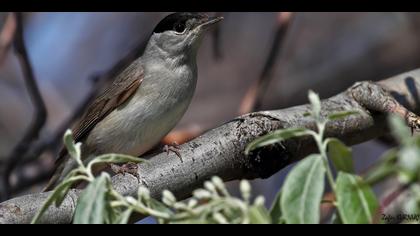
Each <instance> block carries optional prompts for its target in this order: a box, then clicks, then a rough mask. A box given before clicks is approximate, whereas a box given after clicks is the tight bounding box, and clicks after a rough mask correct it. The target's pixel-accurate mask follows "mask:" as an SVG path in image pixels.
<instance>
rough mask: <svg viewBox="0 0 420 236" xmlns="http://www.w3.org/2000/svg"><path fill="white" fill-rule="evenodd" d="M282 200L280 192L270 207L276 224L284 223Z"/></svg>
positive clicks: (272, 218) (272, 219)
mask: <svg viewBox="0 0 420 236" xmlns="http://www.w3.org/2000/svg"><path fill="white" fill-rule="evenodd" d="M280 199H281V191H278V192H277V195H276V197H275V198H274V201H273V203H272V205H271V207H270V216H271V221H272V222H273V223H274V224H280V223H281V222H282V215H281V204H280Z"/></svg>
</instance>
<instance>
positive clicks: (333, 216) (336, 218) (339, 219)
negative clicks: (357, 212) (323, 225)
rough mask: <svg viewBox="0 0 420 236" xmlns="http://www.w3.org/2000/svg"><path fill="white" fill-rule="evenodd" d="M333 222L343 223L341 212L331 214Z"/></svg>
mask: <svg viewBox="0 0 420 236" xmlns="http://www.w3.org/2000/svg"><path fill="white" fill-rule="evenodd" d="M331 224H335V225H336V224H343V221H342V220H341V218H340V214H338V212H334V213H333V215H332V216H331Z"/></svg>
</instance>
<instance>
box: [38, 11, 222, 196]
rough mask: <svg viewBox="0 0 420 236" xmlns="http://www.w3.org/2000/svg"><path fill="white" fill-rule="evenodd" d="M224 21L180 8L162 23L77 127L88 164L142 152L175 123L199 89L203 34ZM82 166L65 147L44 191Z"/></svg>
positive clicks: (74, 130)
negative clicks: (104, 156)
mask: <svg viewBox="0 0 420 236" xmlns="http://www.w3.org/2000/svg"><path fill="white" fill-rule="evenodd" d="M222 19H223V17H210V16H208V15H206V14H204V13H195V12H177V13H172V14H169V15H167V16H166V17H164V18H163V19H162V20H161V21H160V22H159V23H158V24H157V25H156V27H155V28H154V30H153V32H152V33H151V35H150V37H149V40H148V42H147V45H146V47H145V49H144V52H143V54H142V55H141V56H140V57H138V58H137V59H135V60H134V61H133V62H132V63H131V64H130V65H128V66H127V67H126V68H125V69H124V70H122V72H121V73H120V74H118V75H117V76H116V77H115V78H114V79H113V81H112V82H111V83H109V85H107V86H105V88H103V89H102V90H101V91H100V93H99V94H98V95H97V97H96V98H95V99H94V100H93V102H92V103H90V105H89V106H88V107H87V109H86V111H85V112H84V114H83V115H82V117H81V119H79V121H77V122H76V124H75V125H74V126H73V128H72V131H73V139H74V141H75V142H81V143H82V146H81V148H82V160H83V161H84V162H86V163H87V162H89V161H91V160H93V159H94V158H95V156H98V155H100V154H105V153H121V154H127V155H132V156H141V155H142V154H144V153H146V152H147V151H149V150H151V149H152V148H153V147H155V146H156V145H157V144H158V143H159V142H160V140H161V139H162V138H163V137H164V136H165V135H166V134H168V133H169V132H170V131H171V130H172V129H173V128H174V127H175V125H176V124H177V123H178V122H179V120H180V119H181V118H182V116H183V115H184V113H185V112H186V110H187V108H188V106H189V104H190V102H191V100H192V97H193V94H194V91H195V88H196V84H197V62H196V57H197V52H198V49H199V46H200V44H201V42H202V39H203V36H204V35H205V32H207V31H208V29H209V28H211V27H210V26H212V25H214V24H215V23H217V22H219V21H220V20H222ZM76 167H77V163H76V161H75V160H73V158H71V157H70V156H69V154H68V153H67V151H66V150H65V148H62V149H61V152H60V154H59V156H58V158H57V160H56V162H55V170H54V173H53V175H52V177H51V179H50V181H49V182H48V183H47V185H46V187H45V188H44V190H43V191H44V192H45V191H50V190H52V189H54V188H55V187H56V186H57V185H58V184H59V183H61V182H62V181H63V180H64V178H65V177H66V176H67V175H68V173H70V172H71V171H72V170H73V169H75V168H76Z"/></svg>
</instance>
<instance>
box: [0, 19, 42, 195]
mask: <svg viewBox="0 0 420 236" xmlns="http://www.w3.org/2000/svg"><path fill="white" fill-rule="evenodd" d="M14 15H15V17H16V25H17V26H16V36H15V39H14V47H15V51H16V55H17V57H18V59H19V61H20V63H21V66H22V71H23V75H24V79H25V84H26V88H27V90H28V93H29V95H30V97H31V100H32V103H33V106H34V116H33V119H32V121H31V124H30V125H29V128H28V129H27V130H26V132H25V134H24V135H23V137H22V139H21V140H20V141H19V142H18V144H17V145H16V146H15V147H14V148H13V150H12V152H11V154H10V156H8V157H7V159H6V163H5V165H4V173H3V176H2V183H1V185H2V186H1V187H2V189H1V191H0V192H1V193H0V198H2V199H6V198H8V197H9V195H10V182H9V178H10V175H11V173H12V172H13V170H14V169H15V167H16V166H17V164H18V163H19V161H20V160H21V158H22V156H23V154H24V153H26V151H27V150H28V149H29V147H30V144H31V143H32V142H33V141H34V140H35V139H36V138H38V135H39V133H40V131H41V129H42V127H43V126H44V124H45V121H46V117H47V109H46V107H45V104H44V101H43V100H42V96H41V93H40V91H39V88H38V85H37V83H36V79H35V75H34V73H33V70H32V65H31V62H30V60H29V56H28V52H27V51H26V47H25V42H24V35H23V16H22V13H14ZM1 187H0V188H1Z"/></svg>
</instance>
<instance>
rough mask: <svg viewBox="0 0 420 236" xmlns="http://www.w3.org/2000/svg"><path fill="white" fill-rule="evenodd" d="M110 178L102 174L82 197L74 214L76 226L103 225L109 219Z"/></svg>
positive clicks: (87, 188) (84, 191)
mask: <svg viewBox="0 0 420 236" xmlns="http://www.w3.org/2000/svg"><path fill="white" fill-rule="evenodd" d="M109 182H110V177H109V175H108V174H107V173H104V172H103V173H102V174H101V175H100V176H99V177H98V178H96V179H95V180H93V181H92V182H91V183H90V184H89V185H88V186H87V187H86V189H85V190H83V192H82V193H81V195H80V198H79V200H78V201H77V206H76V210H75V213H74V220H73V223H75V224H103V223H104V222H105V221H106V217H107V215H108V214H107V209H108V208H107V204H108V203H107V192H108V187H109Z"/></svg>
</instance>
